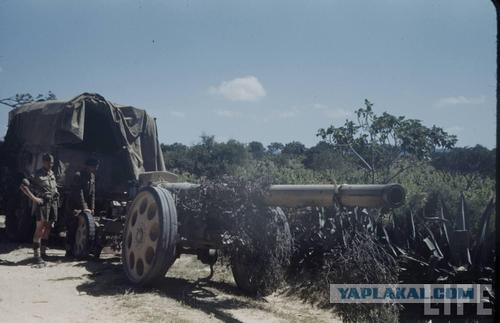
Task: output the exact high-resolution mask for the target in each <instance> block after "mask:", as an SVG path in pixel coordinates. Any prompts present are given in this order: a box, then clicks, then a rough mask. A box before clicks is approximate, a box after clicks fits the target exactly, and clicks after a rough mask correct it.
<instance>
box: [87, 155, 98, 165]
mask: <svg viewBox="0 0 500 323" xmlns="http://www.w3.org/2000/svg"><path fill="white" fill-rule="evenodd" d="M85 165H86V166H90V167H96V166H98V165H99V160H98V159H97V158H93V157H91V158H89V159H87V160H86V161H85Z"/></svg>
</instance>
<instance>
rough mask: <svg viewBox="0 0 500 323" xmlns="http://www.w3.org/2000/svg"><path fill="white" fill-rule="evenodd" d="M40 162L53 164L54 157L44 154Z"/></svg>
mask: <svg viewBox="0 0 500 323" xmlns="http://www.w3.org/2000/svg"><path fill="white" fill-rule="evenodd" d="M42 160H43V161H46V162H54V156H52V155H51V154H49V153H45V154H43V156H42Z"/></svg>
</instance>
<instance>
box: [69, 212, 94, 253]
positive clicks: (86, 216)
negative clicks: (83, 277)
mask: <svg viewBox="0 0 500 323" xmlns="http://www.w3.org/2000/svg"><path fill="white" fill-rule="evenodd" d="M94 242H95V221H94V217H93V216H92V214H91V213H90V212H80V214H79V215H78V227H77V228H76V232H75V241H74V243H73V254H74V255H75V257H76V258H77V259H81V258H86V257H88V256H89V254H90V252H91V251H92V248H93V246H94Z"/></svg>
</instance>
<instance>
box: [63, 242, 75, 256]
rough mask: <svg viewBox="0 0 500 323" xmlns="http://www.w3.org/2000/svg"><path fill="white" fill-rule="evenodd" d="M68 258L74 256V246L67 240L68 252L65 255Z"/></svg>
mask: <svg viewBox="0 0 500 323" xmlns="http://www.w3.org/2000/svg"><path fill="white" fill-rule="evenodd" d="M64 257H66V258H73V246H72V245H71V244H69V243H68V242H66V254H65V255H64Z"/></svg>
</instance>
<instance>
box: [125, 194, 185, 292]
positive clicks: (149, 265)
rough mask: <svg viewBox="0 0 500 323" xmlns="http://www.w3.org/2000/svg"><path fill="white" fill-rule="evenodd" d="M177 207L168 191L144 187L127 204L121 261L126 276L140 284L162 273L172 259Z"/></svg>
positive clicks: (151, 280) (158, 276) (173, 256)
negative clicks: (128, 206) (129, 205)
mask: <svg viewBox="0 0 500 323" xmlns="http://www.w3.org/2000/svg"><path fill="white" fill-rule="evenodd" d="M176 243H177V211H176V209H175V203H174V200H173V198H172V195H171V194H170V192H169V191H167V190H166V189H163V188H160V187H146V188H143V189H142V190H141V191H139V193H138V194H137V196H136V198H135V199H134V201H133V203H132V206H131V207H130V209H129V211H128V214H127V220H126V221H125V228H124V231H123V246H122V250H123V251H122V263H123V267H124V270H125V273H126V275H127V277H128V279H129V280H130V281H131V282H132V283H135V284H139V285H144V284H148V283H150V282H153V281H154V280H156V279H158V278H161V277H163V276H165V273H166V272H167V270H168V268H169V267H170V266H171V265H172V263H173V262H174V261H175V247H176Z"/></svg>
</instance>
